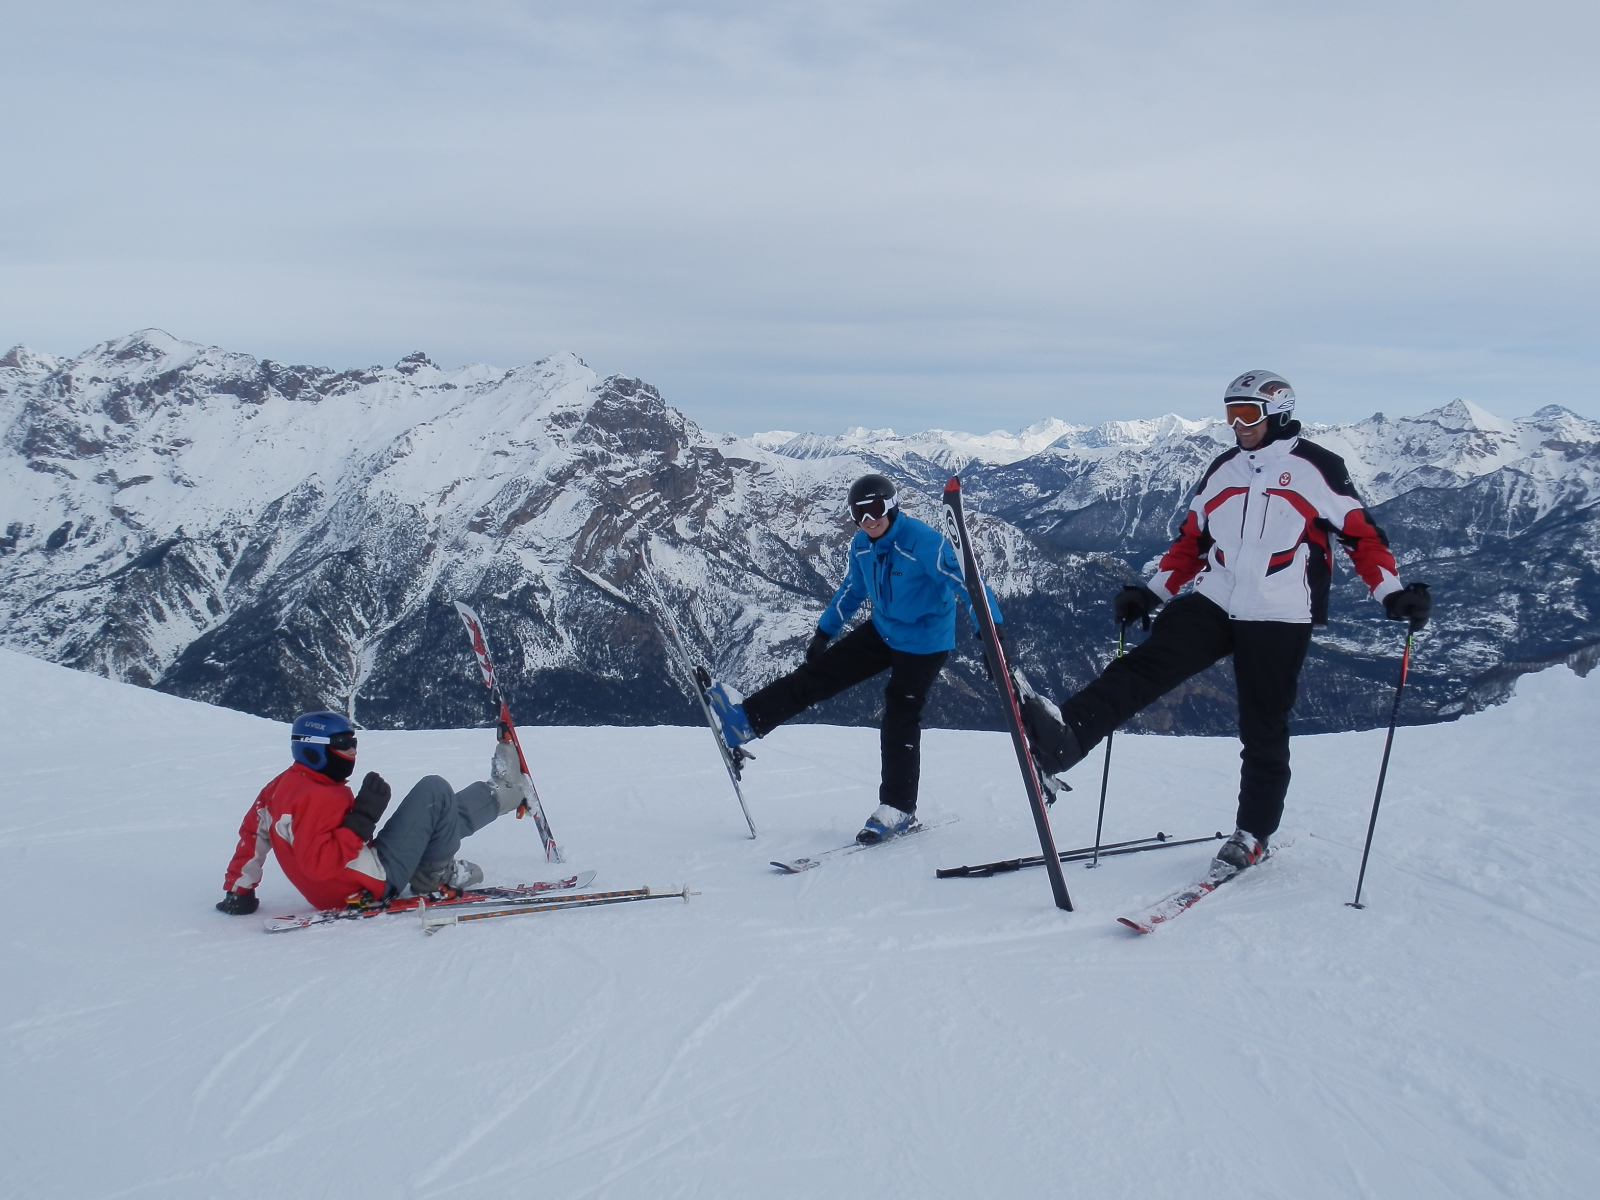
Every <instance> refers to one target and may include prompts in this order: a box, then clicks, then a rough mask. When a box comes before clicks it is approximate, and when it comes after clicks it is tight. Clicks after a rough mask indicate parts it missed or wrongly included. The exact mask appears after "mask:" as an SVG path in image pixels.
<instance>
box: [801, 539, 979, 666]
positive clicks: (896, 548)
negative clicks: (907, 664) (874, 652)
mask: <svg viewBox="0 0 1600 1200" xmlns="http://www.w3.org/2000/svg"><path fill="white" fill-rule="evenodd" d="M984 591H985V592H986V593H987V594H988V597H989V611H990V612H991V613H992V614H993V615H994V620H995V624H996V625H998V624H1000V606H999V604H998V603H996V601H995V598H994V593H993V592H992V591H990V590H989V588H988V586H987V585H985V587H984ZM957 595H959V596H960V597H961V602H962V603H963V604H965V605H966V606H967V616H968V617H971V618H972V625H973V628H974V629H976V628H977V627H978V622H977V618H976V617H974V616H973V613H972V600H971V597H969V596H968V595H967V584H966V580H965V578H964V577H963V576H962V573H961V561H960V560H959V559H958V558H957V557H956V551H955V547H954V546H952V545H951V544H950V542H949V540H948V539H947V538H946V537H945V536H944V534H943V533H941V532H940V531H939V530H937V529H935V528H933V526H931V525H927V524H924V523H923V522H921V521H919V520H917V519H916V518H915V517H908V516H907V515H906V514H905V513H903V512H898V513H896V515H895V519H894V523H893V524H891V525H890V526H889V529H888V531H887V532H886V533H885V534H884V535H883V536H882V537H881V538H879V539H878V540H877V541H876V542H874V541H873V540H872V539H871V538H869V537H868V536H867V534H866V531H865V530H861V529H858V530H857V531H856V536H855V537H853V538H851V539H850V570H849V571H847V572H846V573H845V577H844V582H843V583H841V584H840V585H839V590H838V591H836V592H835V593H834V594H833V599H832V601H830V602H829V604H828V607H827V610H826V611H824V612H823V614H822V618H821V619H820V620H819V621H818V622H817V628H818V629H820V630H822V632H823V633H825V634H827V635H828V636H829V637H838V636H839V631H840V630H841V629H843V628H844V623H845V622H846V621H848V620H849V619H850V618H851V617H852V616H853V615H854V614H855V611H856V609H858V608H860V607H861V604H862V601H865V600H870V601H872V623H873V624H874V625H875V626H877V629H878V632H879V633H880V634H881V635H882V636H883V640H884V641H885V642H887V643H888V644H889V648H890V649H891V650H899V651H902V652H903V653H906V654H937V653H939V652H940V651H941V650H954V649H955V645H956V599H955V598H956V596H957Z"/></svg>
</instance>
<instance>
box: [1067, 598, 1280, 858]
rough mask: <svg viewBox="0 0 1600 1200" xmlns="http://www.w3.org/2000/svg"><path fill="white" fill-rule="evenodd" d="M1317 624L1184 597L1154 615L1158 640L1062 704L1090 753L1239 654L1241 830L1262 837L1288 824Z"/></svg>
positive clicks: (1152, 634) (1152, 633) (1153, 632)
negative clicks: (1298, 693)
mask: <svg viewBox="0 0 1600 1200" xmlns="http://www.w3.org/2000/svg"><path fill="white" fill-rule="evenodd" d="M1310 645H1311V626H1310V624H1305V625H1299V624H1292V623H1290V622H1287V621H1235V620H1233V619H1232V618H1230V617H1229V616H1228V614H1227V613H1226V612H1225V611H1223V609H1222V607H1221V606H1220V605H1218V604H1217V603H1216V602H1215V601H1212V600H1208V599H1207V598H1206V597H1204V596H1201V595H1199V594H1197V593H1190V594H1189V595H1187V596H1180V597H1179V598H1178V599H1176V600H1173V601H1172V602H1171V603H1169V604H1168V605H1167V606H1166V609H1165V610H1164V611H1163V612H1162V613H1161V615H1160V616H1158V617H1157V618H1156V621H1155V626H1154V628H1152V629H1151V631H1150V636H1149V637H1148V638H1146V639H1145V641H1144V642H1143V643H1142V644H1141V645H1138V646H1135V647H1134V648H1133V649H1132V650H1130V651H1129V652H1128V653H1127V654H1125V655H1123V656H1122V657H1121V658H1118V659H1113V660H1112V662H1111V665H1110V666H1109V667H1107V668H1106V669H1105V670H1104V671H1103V672H1101V674H1100V678H1098V679H1096V680H1095V681H1094V682H1093V683H1091V684H1090V685H1089V686H1088V687H1086V688H1084V689H1083V690H1082V691H1081V692H1079V693H1078V694H1077V695H1075V696H1073V697H1072V699H1070V700H1068V701H1067V702H1066V703H1065V704H1063V705H1062V706H1061V715H1062V716H1063V717H1065V718H1066V720H1067V721H1068V723H1069V724H1071V726H1072V728H1073V731H1074V732H1075V733H1076V734H1077V735H1078V744H1079V745H1080V746H1082V747H1083V749H1084V750H1088V749H1090V748H1091V747H1092V746H1094V745H1095V744H1096V743H1097V742H1099V741H1100V740H1101V739H1102V738H1104V737H1105V736H1106V734H1108V733H1110V732H1111V731H1112V730H1114V729H1116V728H1117V727H1118V726H1119V725H1121V724H1122V723H1123V722H1124V721H1126V720H1127V719H1128V718H1129V717H1131V716H1133V714H1134V713H1136V712H1138V711H1139V710H1140V709H1142V708H1144V707H1146V706H1147V705H1149V704H1152V703H1154V702H1155V701H1156V700H1158V699H1160V698H1161V697H1162V696H1164V695H1166V694H1167V693H1168V692H1170V691H1171V690H1172V689H1173V688H1175V687H1177V686H1178V684H1180V683H1182V682H1183V681H1184V680H1185V679H1188V678H1189V677H1190V676H1191V675H1195V674H1198V673H1199V672H1201V671H1203V670H1205V669H1206V668H1207V667H1209V666H1210V665H1211V664H1212V663H1214V662H1216V661H1217V660H1218V659H1221V658H1223V657H1225V656H1227V655H1229V654H1231V655H1233V678H1234V682H1235V683H1236V684H1237V685H1238V691H1239V740H1240V741H1241V742H1243V743H1244V749H1242V750H1241V751H1240V752H1239V759H1240V768H1239V814H1238V817H1237V820H1236V822H1235V823H1236V824H1237V826H1238V828H1240V829H1245V830H1248V831H1249V832H1251V833H1253V834H1255V835H1256V836H1257V837H1261V838H1264V837H1266V836H1268V835H1269V834H1271V833H1273V832H1275V831H1276V830H1277V828H1278V822H1279V821H1280V820H1282V819H1283V798H1284V797H1285V796H1286V795H1287V794H1288V792H1289V710H1290V709H1292V708H1293V707H1294V697H1295V688H1296V686H1297V684H1298V682H1299V679H1300V668H1301V666H1302V665H1303V664H1304V663H1305V659H1306V650H1307V649H1308V648H1309V647H1310Z"/></svg>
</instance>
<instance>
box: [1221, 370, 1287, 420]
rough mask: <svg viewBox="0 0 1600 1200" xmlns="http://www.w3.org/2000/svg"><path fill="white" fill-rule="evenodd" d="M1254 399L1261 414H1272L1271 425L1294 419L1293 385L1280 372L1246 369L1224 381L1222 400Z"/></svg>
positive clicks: (1266, 415)
mask: <svg viewBox="0 0 1600 1200" xmlns="http://www.w3.org/2000/svg"><path fill="white" fill-rule="evenodd" d="M1241 402H1242V403H1247V404H1248V403H1252V402H1253V403H1256V404H1259V405H1260V406H1261V415H1262V416H1264V417H1271V418H1272V425H1271V428H1272V429H1274V430H1282V429H1285V428H1287V426H1288V424H1289V422H1290V421H1292V420H1294V388H1292V387H1290V386H1289V381H1288V380H1287V379H1285V378H1284V377H1283V376H1282V375H1278V374H1276V373H1274V372H1272V371H1246V372H1245V373H1244V374H1243V375H1241V376H1239V378H1237V379H1235V380H1234V381H1233V382H1232V383H1230V384H1229V385H1228V390H1227V391H1226V392H1224V393H1223V394H1222V403H1223V404H1224V405H1228V404H1238V403H1241Z"/></svg>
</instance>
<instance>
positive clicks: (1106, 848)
mask: <svg viewBox="0 0 1600 1200" xmlns="http://www.w3.org/2000/svg"><path fill="white" fill-rule="evenodd" d="M1227 836H1228V835H1227V834H1225V833H1221V832H1218V833H1213V834H1210V835H1208V836H1206V837H1197V838H1183V839H1181V840H1174V839H1173V837H1172V835H1170V834H1166V833H1157V834H1156V835H1155V837H1147V838H1134V839H1132V840H1131V841H1126V842H1103V843H1101V844H1100V846H1098V847H1095V846H1080V847H1078V848H1077V849H1076V850H1063V851H1061V853H1060V854H1058V855H1057V856H1056V857H1058V858H1059V859H1060V860H1061V861H1062V862H1064V863H1069V862H1083V861H1084V860H1085V859H1090V860H1092V859H1093V858H1094V856H1095V852H1096V850H1098V851H1099V854H1100V857H1101V858H1115V857H1116V856H1117V855H1119V854H1143V853H1144V852H1145V851H1146V850H1170V849H1172V848H1173V847H1175V846H1193V845H1195V844H1196V843H1198V842H1220V841H1222V840H1224V839H1225V838H1226V837H1227ZM1042 866H1044V856H1043V855H1042V854H1030V855H1028V856H1027V857H1025V858H1004V859H1001V860H1000V861H999V862H990V863H979V864H978V865H977V866H975V867H941V868H940V869H939V870H937V871H935V872H934V875H935V877H936V878H939V879H987V878H989V877H990V876H991V875H1004V874H1006V873H1007V872H1010V871H1020V870H1022V868H1024V867H1042Z"/></svg>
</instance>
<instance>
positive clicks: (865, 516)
mask: <svg viewBox="0 0 1600 1200" xmlns="http://www.w3.org/2000/svg"><path fill="white" fill-rule="evenodd" d="M894 506H895V499H894V497H893V496H868V497H867V498H866V499H865V500H858V501H857V502H856V503H854V504H852V505H851V506H850V518H851V520H853V521H854V522H855V523H856V524H857V525H864V524H866V523H867V522H868V521H881V520H883V518H884V517H886V516H888V515H889V510H890V509H892V508H893V507H894Z"/></svg>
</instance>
